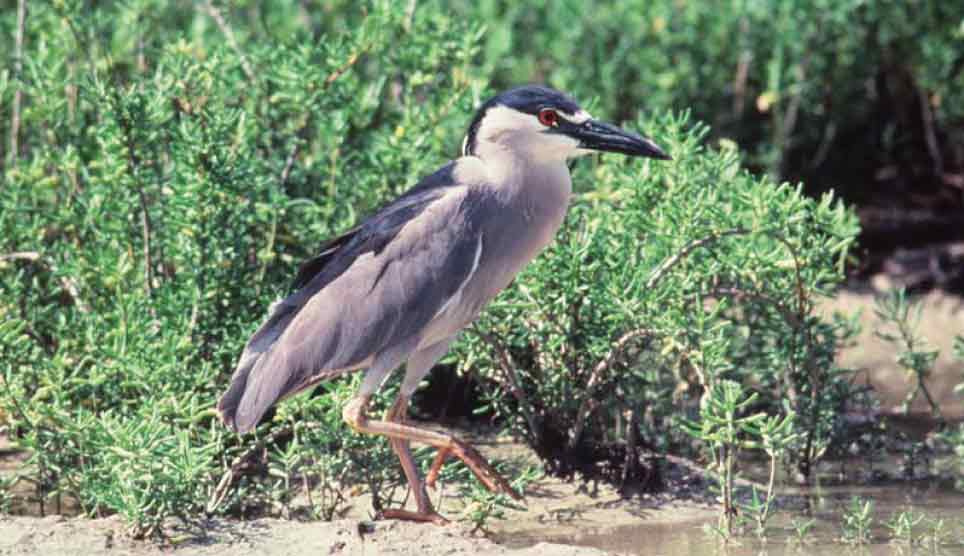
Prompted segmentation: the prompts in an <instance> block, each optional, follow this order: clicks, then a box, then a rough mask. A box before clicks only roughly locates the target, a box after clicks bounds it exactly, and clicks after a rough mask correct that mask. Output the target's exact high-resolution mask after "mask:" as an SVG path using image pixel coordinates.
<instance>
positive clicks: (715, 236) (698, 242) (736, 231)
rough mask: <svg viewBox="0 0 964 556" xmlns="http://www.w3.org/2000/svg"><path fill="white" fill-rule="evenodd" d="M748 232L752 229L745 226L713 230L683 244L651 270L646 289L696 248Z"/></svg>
mask: <svg viewBox="0 0 964 556" xmlns="http://www.w3.org/2000/svg"><path fill="white" fill-rule="evenodd" d="M750 233H752V231H751V230H747V229H746V228H732V229H730V230H723V231H722V232H714V233H712V234H710V235H708V236H706V237H701V238H699V239H694V240H693V241H691V242H689V243H687V244H686V245H684V246H683V248H682V249H680V250H679V251H678V252H677V253H675V254H674V255H673V256H671V257H669V258H668V259H666V260H665V261H663V262H662V264H660V265H659V266H658V267H656V269H655V270H653V273H652V274H650V275H649V280H646V289H647V290H651V289H653V288H654V287H656V283H657V282H659V281H660V280H661V279H662V278H663V275H664V274H666V273H667V272H668V271H669V270H670V269H671V268H673V267H674V266H676V265H677V264H678V263H679V262H680V261H681V260H683V259H684V258H685V257H686V256H687V255H689V254H690V253H692V252H693V251H695V250H696V249H698V248H700V247H705V246H706V245H709V244H711V243H715V242H717V241H719V240H720V239H722V238H724V237H727V236H737V235H747V234H750Z"/></svg>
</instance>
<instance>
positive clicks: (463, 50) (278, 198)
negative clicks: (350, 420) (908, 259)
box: [0, 0, 964, 534]
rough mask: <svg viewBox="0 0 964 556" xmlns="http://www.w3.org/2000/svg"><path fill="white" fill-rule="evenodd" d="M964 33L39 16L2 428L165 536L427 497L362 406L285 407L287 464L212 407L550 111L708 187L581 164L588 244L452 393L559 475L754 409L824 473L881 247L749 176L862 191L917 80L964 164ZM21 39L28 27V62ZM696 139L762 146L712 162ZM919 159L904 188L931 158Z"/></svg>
mask: <svg viewBox="0 0 964 556" xmlns="http://www.w3.org/2000/svg"><path fill="white" fill-rule="evenodd" d="M909 4H914V7H906V6H908V5H909ZM950 4H951V3H938V2H911V3H907V2H899V3H898V2H878V3H866V2H858V1H856V0H855V1H852V2H830V1H829V0H812V1H803V0H800V1H794V2H783V3H769V2H752V1H745V2H731V3H727V5H728V8H729V9H721V8H720V6H719V5H718V3H715V2H678V1H675V0H650V1H627V2H602V3H599V4H598V5H597V6H595V8H594V9H593V10H592V11H591V12H587V11H585V8H584V7H583V4H582V3H578V2H544V3H535V4H526V5H522V4H519V5H516V4H510V3H502V2H495V1H483V2H471V3H470V2H456V3H441V2H421V3H416V2H404V3H390V2H382V1H376V0H372V1H370V2H364V3H356V2H325V3H309V2H294V1H280V2H272V3H270V4H268V3H264V4H262V3H256V2H237V3H231V4H220V3H214V4H212V3H210V2H154V1H150V0H132V1H129V2H123V3H89V2H83V1H77V0H58V1H53V2H27V7H28V8H29V9H28V10H27V16H26V19H25V27H24V40H23V42H22V44H23V51H22V58H19V59H18V58H17V56H16V52H15V48H13V49H8V50H6V51H5V54H4V56H3V59H2V66H0V103H2V110H0V114H2V115H3V117H2V118H0V136H2V138H3V142H2V147H0V148H2V149H3V151H2V155H3V156H2V164H3V167H2V168H3V184H2V187H0V371H2V378H0V380H2V384H0V387H2V391H0V412H2V418H3V419H4V421H5V422H6V423H7V426H8V430H9V432H10V433H11V434H12V435H13V437H14V438H15V439H16V442H17V443H18V444H20V445H22V446H24V447H26V448H27V449H29V451H30V452H29V453H30V461H29V464H28V466H27V467H25V468H24V470H23V472H22V475H23V477H24V480H27V481H32V482H33V483H34V484H35V486H36V492H37V493H38V496H40V497H42V498H43V499H44V500H50V499H51V498H52V497H56V496H60V495H63V494H66V495H69V496H70V497H73V498H75V499H76V500H77V501H78V502H79V504H80V506H81V508H82V509H83V510H84V511H85V512H87V513H90V514H94V515H96V514H104V513H114V512H120V513H122V514H123V515H124V516H125V518H126V519H127V520H128V522H129V523H130V524H131V527H132V530H133V531H134V532H135V533H138V534H145V533H148V532H152V531H156V530H158V529H159V527H160V526H161V524H162V522H163V520H164V519H165V518H167V517H170V516H179V517H182V518H184V519H190V518H192V517H194V516H198V515H201V514H203V513H204V512H225V511H227V512H234V513H237V512H251V511H264V510H265V508H267V509H268V510H269V511H277V512H280V513H288V511H289V510H290V497H291V490H292V485H291V483H292V480H293V478H294V477H296V476H297V477H304V476H310V477H311V478H312V480H313V481H315V482H317V483H320V484H322V485H329V486H331V485H335V486H337V485H343V484H349V483H364V484H368V485H369V486H370V487H371V488H372V489H373V490H379V489H380V488H382V487H385V486H386V485H389V486H390V485H393V484H397V483H398V481H399V479H400V476H399V472H398V470H397V469H396V467H395V465H394V464H393V463H392V460H391V457H390V456H389V452H388V450H387V447H386V446H385V443H384V442H380V441H378V440H372V439H367V438H361V437H357V436H355V435H353V434H351V433H349V432H347V429H346V428H345V427H343V426H342V425H341V423H340V419H339V417H338V414H339V408H340V405H341V404H342V403H343V402H344V401H345V400H346V399H347V397H348V396H349V395H350V392H351V390H352V387H353V384H352V380H354V379H350V380H347V381H342V382H338V383H335V384H332V385H327V386H325V389H324V391H323V392H322V395H319V396H314V397H299V398H296V399H294V400H292V401H290V402H288V403H286V404H284V405H282V406H281V407H280V408H279V411H278V413H277V415H276V416H275V418H274V420H273V421H271V422H270V423H268V424H267V425H265V426H264V427H262V428H261V429H259V431H258V432H257V433H256V436H257V438H258V439H259V440H257V442H260V443H261V444H254V445H256V446H265V447H267V448H268V449H267V453H268V456H267V457H266V458H263V457H261V456H258V457H256V458H252V457H251V454H252V450H251V449H250V446H252V443H253V442H256V441H255V440H252V439H251V438H244V439H238V438H237V437H235V436H233V435H229V434H227V433H226V432H225V431H224V430H223V429H222V428H221V426H220V424H219V423H218V422H217V419H216V416H215V414H214V412H213V406H214V403H215V400H216V398H217V396H218V395H219V393H220V392H221V390H222V389H223V387H224V386H225V384H226V380H227V377H228V376H229V373H230V371H231V369H232V367H233V364H234V362H235V358H236V357H237V354H238V353H239V352H240V349H241V347H242V345H243V343H244V341H245V339H246V338H247V336H248V335H249V334H250V333H251V332H252V331H253V330H254V329H255V327H256V326H257V325H258V324H259V322H260V320H261V318H262V315H263V314H264V312H265V310H266V307H267V305H268V304H269V303H270V301H271V300H273V299H274V298H276V297H277V296H278V295H280V294H282V293H283V292H284V287H283V285H284V284H286V283H288V281H289V280H290V277H291V276H292V275H293V271H294V269H295V267H296V264H297V262H298V261H300V260H302V259H304V258H307V257H309V256H310V255H311V254H312V252H313V250H314V249H315V248H316V247H317V246H318V245H319V244H320V243H321V241H322V240H323V239H324V238H326V237H329V236H331V235H332V234H334V233H337V232H339V231H341V230H344V229H345V228H347V227H349V226H351V225H352V224H354V223H355V222H356V221H357V220H358V219H359V218H361V217H362V216H363V215H365V214H367V213H369V212H371V211H372V210H373V209H374V208H376V207H377V206H378V205H379V204H380V203H381V202H383V201H384V200H386V199H388V198H390V197H391V196H393V195H395V194H398V193H399V192H401V191H403V190H404V189H406V188H407V187H409V186H411V185H412V184H413V183H414V182H415V181H416V180H417V179H418V178H419V177H420V176H422V175H425V174H426V173H428V172H430V171H431V170H433V169H435V168H436V167H438V166H439V165H440V164H441V163H442V162H443V161H445V160H447V159H448V158H451V157H452V156H454V155H455V154H456V153H457V152H458V146H459V144H460V139H461V135H462V133H463V130H464V127H465V126H466V125H467V123H468V120H469V118H470V114H471V113H472V111H473V109H474V107H476V106H477V105H478V104H479V103H480V102H481V101H483V100H484V99H485V98H487V97H488V96H489V95H491V94H493V92H495V91H497V90H499V89H501V88H503V87H506V86H509V85H514V84H518V83H523V82H548V83H550V84H552V85H554V86H556V87H559V88H562V89H565V90H568V91H570V92H572V93H573V94H575V95H576V96H577V98H580V99H581V100H583V101H584V102H585V103H587V104H588V105H589V106H590V109H591V110H592V111H593V112H594V113H595V114H596V115H598V116H601V117H606V118H608V119H613V120H617V121H628V123H627V125H628V126H629V127H636V128H643V129H645V130H646V131H647V132H648V133H649V134H650V135H652V136H654V137H655V138H656V139H657V141H658V142H659V143H660V144H664V145H667V146H668V147H669V148H670V150H671V152H672V154H673V155H674V157H675V160H674V161H673V162H672V163H669V164H656V163H651V162H641V161H627V160H622V159H620V158H619V157H606V158H602V159H600V158H595V159H592V160H590V161H586V162H582V163H580V164H578V165H577V166H576V167H575V170H574V182H575V183H576V187H577V189H578V195H577V198H576V199H575V200H574V206H573V208H572V211H571V214H570V218H569V220H568V222H567V225H566V227H565V229H564V231H563V232H562V234H561V236H560V238H559V240H558V241H557V242H556V244H555V245H554V246H553V247H552V248H551V249H550V250H549V252H548V253H547V254H546V256H543V257H541V258H540V259H539V260H538V261H537V262H536V263H535V264H534V265H533V266H532V267H531V268H530V269H528V270H527V271H526V273H525V275H524V276H522V277H520V279H519V280H517V281H516V285H515V286H514V287H513V288H512V289H511V290H510V291H509V292H507V293H506V294H505V295H504V296H502V297H500V298H499V300H498V302H497V303H496V304H495V306H494V307H492V309H491V310H490V311H488V312H487V313H486V315H485V317H484V318H483V320H482V322H480V324H479V325H477V327H476V328H475V332H473V333H469V334H467V335H466V337H465V338H464V341H463V342H462V343H461V344H460V345H459V346H458V348H457V350H456V352H455V354H454V356H453V358H452V359H451V360H450V362H453V363H458V365H459V366H460V367H461V368H462V369H463V370H464V371H465V372H470V373H475V374H476V375H477V376H479V377H481V378H483V379H484V380H483V385H484V388H485V392H486V395H487V399H488V403H489V405H490V407H491V408H492V409H493V410H495V411H496V413H498V414H501V415H504V416H505V417H506V419H505V421H504V422H506V423H508V424H509V425H512V426H513V427H514V428H515V430H517V431H518V432H519V433H520V434H522V435H523V437H525V438H526V439H527V440H528V441H529V442H531V443H532V444H533V445H534V446H536V447H537V449H539V450H540V454H541V455H542V456H543V457H544V458H545V459H546V461H547V463H548V464H549V466H550V468H555V469H556V470H559V471H567V470H569V471H571V470H572V468H573V467H574V466H575V467H578V466H579V465H581V462H592V461H594V458H593V457H591V456H592V454H591V452H593V451H598V450H601V449H604V448H605V447H607V446H612V445H621V444H620V443H622V444H626V445H633V444H634V443H635V442H636V441H637V440H638V439H634V438H630V437H629V436H625V435H620V434H616V433H614V432H613V431H614V430H616V431H619V430H621V431H625V430H633V431H640V434H642V435H643V436H644V437H645V439H646V440H647V441H648V442H649V443H650V444H654V445H657V446H660V447H662V448H665V449H668V448H670V447H672V446H673V445H675V443H676V435H677V434H678V433H677V432H675V429H674V428H673V426H672V425H673V424H674V423H675V419H676V417H677V416H678V415H680V414H683V413H686V412H687V411H690V412H692V410H693V404H692V402H693V401H694V400H695V399H697V398H698V396H699V391H701V389H702V388H703V387H706V386H708V385H711V384H712V383H713V382H714V381H715V380H716V379H717V378H723V377H726V378H732V379H737V380H740V381H742V382H743V383H744V384H746V385H747V386H748V387H750V388H753V389H756V390H758V391H759V392H761V393H762V394H763V399H764V402H763V404H764V407H765V408H766V409H767V410H769V411H771V412H793V413H797V414H799V415H801V416H804V417H803V418H802V419H800V420H799V422H801V423H803V425H802V426H805V427H807V434H806V435H803V436H801V438H802V440H801V444H800V445H799V446H797V448H796V452H795V453H796V456H795V458H796V461H798V462H802V464H803V465H809V464H810V463H811V462H812V461H813V460H814V459H815V458H816V457H819V455H820V454H821V453H823V451H824V450H825V449H826V447H827V446H828V445H830V444H831V443H832V441H833V438H834V431H835V427H837V426H838V425H837V424H836V422H835V420H834V414H835V412H836V410H838V409H839V407H840V404H841V403H842V400H843V399H844V397H845V395H846V386H845V384H846V383H845V381H844V380H843V378H842V374H841V373H842V371H840V370H838V369H836V368H834V366H833V364H832V355H833V353H834V350H835V348H836V345H837V342H838V340H839V337H840V335H841V334H842V328H841V325H839V324H835V323H827V322H822V321H820V320H819V319H817V318H816V317H814V316H813V315H812V309H813V300H814V299H815V298H816V297H817V296H819V295H826V294H830V293H832V291H833V288H834V286H835V285H836V284H837V283H838V282H839V281H840V280H841V278H842V270H843V261H844V257H845V256H846V253H847V250H848V248H849V246H850V245H851V244H852V242H853V240H854V237H855V235H856V232H857V227H856V222H855V219H854V218H853V216H852V214H850V213H848V212H847V211H845V210H844V209H843V208H842V207H841V206H840V205H839V204H838V203H836V202H835V201H833V200H832V198H831V197H829V196H827V197H823V198H820V199H819V200H812V199H808V198H807V197H805V196H804V195H802V193H801V190H800V189H799V188H795V187H791V186H788V185H776V184H775V183H774V182H773V181H771V179H769V178H758V177H754V176H753V175H751V174H749V173H747V172H746V170H744V168H745V167H751V168H756V169H766V170H770V171H771V174H772V175H774V176H779V175H782V174H787V175H797V174H800V173H801V172H800V171H799V168H802V167H804V166H805V165H802V164H798V163H797V162H794V161H795V160H797V158H800V157H803V158H804V159H806V160H813V159H814V158H815V157H816V158H823V159H824V161H826V160H829V158H828V155H827V154H826V153H825V152H824V151H826V150H827V146H826V144H827V141H828V140H830V141H837V139H836V138H838V137H840V135H836V133H837V132H834V134H831V135H833V137H832V138H831V139H827V137H828V136H829V135H828V133H829V132H828V129H830V128H831V127H832V128H833V129H835V130H838V131H839V130H842V129H851V128H854V127H855V126H858V127H859V125H860V122H863V118H864V117H865V115H867V114H869V113H871V112H873V107H874V106H875V105H874V100H873V99H872V98H870V97H868V96H867V95H866V94H864V93H865V89H864V87H865V84H866V82H867V79H870V78H871V75H872V74H873V72H875V71H878V70H879V68H880V67H881V66H886V65H887V64H889V63H892V62H893V61H894V60H900V61H901V63H902V64H903V67H906V68H907V71H908V72H910V74H911V75H912V76H913V77H914V83H917V84H919V87H920V88H921V90H923V91H926V93H927V97H928V98H932V99H937V98H939V99H940V102H939V103H932V104H933V107H932V108H933V112H934V121H935V122H936V124H937V125H938V126H940V129H941V130H942V133H944V134H946V136H951V135H953V133H959V127H960V126H959V123H960V121H961V119H962V116H964V93H962V92H961V91H964V87H962V85H964V83H961V79H962V78H961V72H960V71H953V72H952V71H950V70H951V69H953V68H958V69H959V66H960V65H961V63H962V62H961V58H960V55H959V53H960V52H961V51H962V50H961V49H960V48H959V47H960V45H961V42H962V30H961V29H962V27H961V21H962V20H961V16H960V14H956V15H955V14H953V13H950V12H948V10H949V9H950V8H946V7H944V6H949V5H950ZM17 6H18V2H14V1H10V0H8V1H7V2H5V3H4V4H3V10H2V12H0V40H2V42H3V44H6V45H16V44H17V42H18V41H17V35H18V30H17V27H18V17H17V16H18V9H17ZM909 9H913V10H914V17H908V16H907V10H909ZM868 44H870V45H872V46H873V45H876V47H874V48H868ZM741 68H742V69H741ZM741 72H742V73H741ZM735 76H736V77H735ZM17 91H21V93H22V96H21V97H19V100H18V94H17ZM684 109H685V110H692V114H693V118H692V119H690V118H688V117H687V116H685V115H680V114H681V113H682V112H683V111H684ZM641 110H647V111H648V112H646V113H645V114H640V111H641ZM15 112H17V113H19V124H15V120H16V118H14V117H13V114H14V113H15ZM695 121H705V122H709V123H711V124H712V125H713V126H714V128H715V130H716V131H715V133H716V136H715V137H717V138H718V137H729V138H732V139H733V140H735V141H737V143H733V141H722V142H721V143H720V144H721V145H722V148H720V149H710V148H708V147H707V146H706V144H707V139H706V138H707V136H708V134H709V128H707V127H704V126H703V125H701V124H696V123H694V122H695ZM855 122H856V123H855ZM955 125H957V126H958V127H956V128H955ZM17 126H18V127H17ZM15 127H16V129H14V128H15ZM885 127H886V126H885ZM888 129H889V130H888ZM888 129H885V130H880V137H881V138H884V139H887V140H889V141H893V143H892V144H891V147H888V148H891V151H888V150H887V149H884V150H882V151H881V153H880V154H879V156H883V157H886V156H888V155H887V153H888V152H892V150H893V148H897V147H898V146H900V145H902V144H904V143H902V142H901V141H902V137H903V135H901V133H902V132H903V131H906V129H905V128H901V127H899V126H898V127H897V128H888ZM895 129H896V131H895ZM955 129H957V130H958V131H955ZM14 131H16V133H13V132H14ZM908 133H909V132H908ZM12 136H13V137H15V141H11V140H10V138H11V137H12ZM943 137H945V135H942V138H943ZM833 144H836V143H833ZM958 144H959V143H958ZM737 145H739V147H740V148H742V149H743V152H744V154H742V155H741V154H739V153H738V151H737V148H738V147H737ZM942 145H953V142H951V141H948V142H945V143H942ZM948 149H951V147H948ZM821 152H824V154H822V155H821V154H820V153H821ZM800 153H803V154H800ZM955 153H956V151H953V149H951V150H949V151H947V153H946V156H947V160H949V161H951V162H949V164H950V163H953V161H954V160H957V159H955V158H954V157H955V156H958V155H959V153H957V154H955ZM804 155H805V156H804ZM818 155H819V156H818ZM962 156H964V155H962ZM795 157H796V158H795ZM808 157H809V158H808ZM823 163H824V162H821V163H820V164H823ZM828 163H829V162H828ZM818 166H820V165H818ZM825 185H826V184H820V185H819V187H817V188H816V189H817V190H821V189H824V188H825V187H824V186H825ZM678 254H682V256H679V257H676V259H678V260H676V261H675V263H674V264H666V263H668V262H673V259H674V257H675V256H676V255H678ZM661 265H664V266H665V268H664V266H661ZM634 333H635V335H633V334H634ZM627 334H629V335H630V336H628V337H627V336H626V335H627ZM624 337H626V338H627V339H626V341H625V342H623V343H620V342H619V340H620V339H621V338H624ZM599 369H601V370H599ZM593 377H596V378H593ZM356 378H357V377H356ZM686 385H695V390H696V391H695V393H689V394H687V393H686V392H685V388H683V389H681V386H683V387H685V386H686ZM687 400H689V403H688V402H687ZM624 420H626V423H628V424H629V427H628V428H627V427H626V426H614V423H623V421H624ZM633 434H636V433H633ZM587 454H589V455H587ZM574 462H575V463H574ZM332 488H335V487H332ZM339 503H340V498H339V497H338V495H336V494H332V495H331V498H329V499H326V500H321V501H319V502H318V504H317V505H316V507H314V508H312V509H311V510H310V511H311V512H312V513H313V514H314V515H320V516H325V515H329V516H330V515H331V514H330V511H331V510H332V508H333V507H334V506H337V505H338V504H339Z"/></svg>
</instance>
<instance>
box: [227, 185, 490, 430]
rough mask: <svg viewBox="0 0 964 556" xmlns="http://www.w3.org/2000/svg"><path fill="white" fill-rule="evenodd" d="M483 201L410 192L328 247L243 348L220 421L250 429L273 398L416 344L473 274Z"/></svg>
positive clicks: (448, 192) (444, 191)
mask: <svg viewBox="0 0 964 556" xmlns="http://www.w3.org/2000/svg"><path fill="white" fill-rule="evenodd" d="M484 203H485V198H484V195H483V194H481V193H480V192H479V191H477V190H474V189H472V188H469V187H445V188H423V190H422V191H418V190H414V193H413V192H410V194H408V195H406V196H403V197H402V198H400V199H399V200H397V201H396V202H395V203H393V204H392V205H389V206H388V207H386V208H385V209H383V210H382V211H380V212H379V213H378V214H376V215H375V216H374V217H372V218H371V219H369V220H368V221H366V222H365V223H364V224H362V225H361V226H359V227H358V228H356V229H354V230H352V231H351V232H349V233H348V234H345V235H343V236H341V237H339V238H336V239H335V240H333V242H331V243H329V244H328V246H326V249H325V250H324V251H323V252H322V254H321V255H319V257H316V259H313V260H312V261H310V262H309V263H308V265H306V266H311V265H314V266H315V267H316V268H317V271H316V272H315V274H314V276H313V277H312V278H310V279H305V277H304V276H303V274H305V272H304V271H303V272H302V274H300V275H299V279H298V282H301V283H302V284H303V285H302V287H301V288H300V289H299V290H297V291H295V292H294V293H293V294H291V295H290V296H289V297H288V298H286V299H285V300H283V301H282V302H280V304H278V305H277V306H276V307H274V308H273V311H272V312H271V315H270V316H269V318H268V321H267V322H266V323H265V324H264V325H263V326H262V327H261V329H259V330H258V332H256V333H255V335H254V336H253V337H252V338H251V340H250V341H249V343H248V345H247V347H246V348H245V350H244V353H243V354H242V356H241V360H240V362H239V363H238V367H237V369H236V370H235V373H234V376H233V377H232V384H231V386H230V388H229V390H228V392H227V393H226V394H225V395H224V396H223V397H222V399H221V401H220V402H219V404H218V409H219V411H220V412H221V415H222V419H223V420H224V421H225V423H226V424H228V425H229V426H230V427H232V428H234V429H236V430H239V431H246V430H249V429H250V428H252V427H254V425H256V424H257V422H258V420H259V419H260V418H261V416H262V415H263V414H264V412H265V411H267V409H268V408H269V407H270V406H271V405H272V404H274V403H275V402H276V401H277V400H279V399H281V398H283V397H285V396H287V395H290V394H293V393H295V392H298V391H300V390H302V389H304V388H306V387H308V386H310V385H312V384H315V383H316V382H318V381H320V380H324V379H326V378H329V377H332V376H335V375H337V374H339V373H341V372H344V371H346V370H350V369H354V368H358V367H360V366H364V365H366V364H367V363H368V362H370V361H371V359H372V358H373V357H374V356H375V355H376V354H378V353H380V352H381V351H384V350H386V349H390V348H391V347H393V346H395V345H398V344H399V343H402V342H405V341H411V340H412V339H413V337H418V335H420V334H421V333H422V332H423V331H424V330H425V328H426V327H427V325H428V324H429V323H430V322H431V321H432V319H433V318H434V317H435V316H436V315H437V314H438V313H439V311H440V310H441V309H442V308H443V307H444V306H445V304H446V303H447V302H448V301H449V300H450V299H452V298H453V296H455V295H457V293H458V292H459V290H460V288H461V287H462V286H463V285H464V284H465V282H466V281H467V280H468V278H469V277H470V276H471V274H472V272H473V271H474V270H475V264H477V261H478V256H479V249H480V246H481V235H480V232H479V229H478V225H477V218H474V216H477V215H478V214H479V211H480V210H481V207H482V205H483V204H484Z"/></svg>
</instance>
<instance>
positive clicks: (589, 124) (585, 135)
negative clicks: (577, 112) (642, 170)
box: [557, 120, 672, 160]
mask: <svg viewBox="0 0 964 556" xmlns="http://www.w3.org/2000/svg"><path fill="white" fill-rule="evenodd" d="M557 129H559V131H560V132H561V133H565V134H566V135H568V136H570V137H573V138H575V139H578V140H579V143H580V145H579V146H580V147H581V148H583V149H590V150H594V151H605V152H612V153H622V154H628V155H630V156H646V157H649V158H657V159H659V160H672V157H671V156H669V155H668V154H666V152H665V151H663V149H661V148H659V147H658V146H656V143H653V142H652V141H651V140H649V139H647V138H645V137H643V136H642V135H639V134H637V133H633V132H632V131H626V130H625V129H621V128H619V127H616V126H614V125H612V124H607V123H605V122H600V121H598V120H586V121H585V122H583V123H581V124H568V125H565V124H563V125H562V126H560V127H559V128H557Z"/></svg>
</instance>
